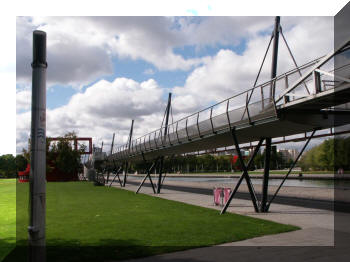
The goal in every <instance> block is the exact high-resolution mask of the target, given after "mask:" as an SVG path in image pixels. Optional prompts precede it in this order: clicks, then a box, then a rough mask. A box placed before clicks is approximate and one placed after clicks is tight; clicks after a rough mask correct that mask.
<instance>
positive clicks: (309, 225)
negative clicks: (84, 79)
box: [114, 182, 350, 262]
mask: <svg viewBox="0 0 350 262" xmlns="http://www.w3.org/2000/svg"><path fill="white" fill-rule="evenodd" d="M171 183H172V182H171ZM181 183H182V184H186V183H187V182H181ZM167 184H168V182H167ZM114 186H116V187H118V186H119V185H118V184H117V183H114ZM125 189H126V190H131V191H134V192H135V191H136V189H137V185H135V184H126V187H125ZM141 193H144V194H149V195H152V196H155V197H161V198H165V199H170V200H175V201H180V202H184V203H188V204H193V205H198V206H202V207H206V208H212V209H216V210H220V209H221V207H218V206H215V205H214V204H213V198H212V196H210V195H204V194H198V193H190V192H180V191H175V190H170V189H162V193H161V194H159V195H154V194H153V191H152V189H151V188H150V187H142V189H141ZM227 211H228V212H233V213H237V214H242V215H247V216H251V217H256V218H262V219H267V220H271V221H275V222H279V223H284V224H292V225H296V226H299V227H301V228H302V229H301V230H298V231H294V232H289V233H282V234H277V235H270V236H263V237H257V238H253V239H247V240H243V241H238V242H233V243H226V244H223V245H220V246H215V247H206V248H198V249H192V250H187V251H181V252H174V253H169V254H163V255H158V256H154V257H149V258H142V259H135V260H130V261H135V262H136V261H139V262H147V261H156V262H157V261H164V262H165V261H167V262H168V261H181V262H183V261H193V262H197V261H198V262H201V261H229V260H233V257H236V259H234V260H235V261H256V260H254V256H253V254H254V253H255V254H256V255H259V256H260V257H261V258H263V257H264V256H265V255H266V256H267V257H266V259H269V261H281V260H282V258H281V256H283V254H284V255H287V254H288V256H289V253H290V252H295V256H296V257H295V259H297V258H298V257H299V260H300V261H308V260H304V258H307V257H309V259H310V260H312V259H315V258H317V259H316V260H314V261H329V260H323V259H324V256H326V253H325V252H328V251H329V252H333V253H332V254H333V256H334V259H337V260H338V262H339V261H346V260H342V259H343V256H342V254H343V252H344V253H347V251H348V249H347V248H346V247H344V248H343V249H342V248H340V247H338V246H339V245H337V250H338V252H335V253H334V232H335V231H334V212H333V211H331V210H321V209H315V208H305V207H298V206H290V205H282V204H273V205H271V207H270V212H269V213H255V212H254V208H253V206H252V203H251V201H249V200H244V199H234V200H233V201H232V203H231V205H230V207H229V208H228V210H227ZM349 216H350V215H349V214H345V213H340V214H339V215H337V216H336V217H343V218H344V219H343V223H344V226H342V227H339V228H341V231H339V232H338V231H337V233H339V234H340V235H342V236H343V237H344V239H346V240H344V243H345V242H347V243H349V242H348V241H349V240H350V237H349V236H350V229H349V227H348V224H347V223H348V221H349ZM338 224H339V223H338ZM339 228H337V230H338V229H339ZM264 246H265V248H264V254H262V253H261V248H262V247H264ZM321 246H322V247H323V249H320V252H317V254H315V253H314V249H315V248H316V247H321ZM247 247H250V248H248V249H247ZM258 247H261V248H258ZM277 247H278V248H277ZM286 247H288V249H286ZM293 247H294V249H295V247H299V249H296V250H295V251H293V250H292V249H293ZM301 247H314V248H313V249H310V250H309V249H304V248H303V249H304V251H303V252H301V251H300V248H301ZM276 248H277V249H276ZM312 250H313V251H312ZM327 250H328V251H327ZM259 252H260V253H259ZM286 252H287V253H286ZM309 252H311V253H313V255H311V253H309ZM239 253H241V255H242V256H241V257H240V258H243V257H244V258H245V259H244V260H239V259H237V254H239ZM258 253H259V254H258ZM214 254H215V255H214ZM269 254H270V255H269ZM327 254H328V253H327ZM232 256H233V257H232ZM269 256H274V258H279V260H274V258H273V259H271V257H270V258H268V257H269ZM327 256H328V255H327ZM259 261H262V260H260V259H259ZM294 261H295V260H294Z"/></svg>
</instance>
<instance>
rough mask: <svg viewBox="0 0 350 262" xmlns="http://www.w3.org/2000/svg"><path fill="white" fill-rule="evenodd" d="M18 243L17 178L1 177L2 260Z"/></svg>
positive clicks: (0, 245)
mask: <svg viewBox="0 0 350 262" xmlns="http://www.w3.org/2000/svg"><path fill="white" fill-rule="evenodd" d="M15 244H16V180H15V179H0V261H1V260H2V259H4V257H5V256H6V255H7V254H8V253H9V252H10V251H11V250H12V249H13V248H14V246H15Z"/></svg>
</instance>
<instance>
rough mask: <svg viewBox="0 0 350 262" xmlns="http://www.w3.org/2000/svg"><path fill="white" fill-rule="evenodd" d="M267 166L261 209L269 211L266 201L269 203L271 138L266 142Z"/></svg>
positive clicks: (265, 168)
mask: <svg viewBox="0 0 350 262" xmlns="http://www.w3.org/2000/svg"><path fill="white" fill-rule="evenodd" d="M265 145H266V148H265V167H264V177H263V185H262V200H261V206H260V211H261V212H267V208H266V203H267V193H268V187H269V176H270V160H271V138H270V137H268V138H266V142H265Z"/></svg>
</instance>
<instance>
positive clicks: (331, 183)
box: [133, 177, 350, 189]
mask: <svg viewBox="0 0 350 262" xmlns="http://www.w3.org/2000/svg"><path fill="white" fill-rule="evenodd" d="M133 178H136V179H141V178H142V177H133ZM166 180H168V181H186V182H211V183H224V184H225V183H230V184H232V183H234V184H235V183H237V181H238V178H229V177H227V178H226V177H223V178H221V177H220V178H214V177H166ZM251 180H252V183H253V184H254V185H261V184H262V179H259V178H258V179H255V178H252V179H251ZM281 182H282V179H276V178H274V179H270V180H269V185H276V186H279V185H280V184H281ZM243 183H245V181H244V180H243ZM283 185H284V186H294V187H317V188H334V187H336V188H339V189H350V181H348V180H324V179H294V178H293V179H287V180H286V181H285V182H284V184H283Z"/></svg>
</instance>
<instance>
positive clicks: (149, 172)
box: [135, 158, 159, 194]
mask: <svg viewBox="0 0 350 262" xmlns="http://www.w3.org/2000/svg"><path fill="white" fill-rule="evenodd" d="M158 159H159V158H157V159H156V160H155V161H154V162H153V163H152V165H151V167H150V168H149V169H148V170H147V174H146V175H145V177H144V178H143V179H142V182H141V184H140V185H139V187H138V188H137V190H136V192H135V194H137V193H138V192H139V191H140V189H141V187H142V186H143V184H144V183H145V181H146V179H147V177H148V178H149V181H150V182H151V186H152V189H153V193H154V194H156V189H155V187H154V184H153V181H152V178H151V172H152V170H153V168H155V166H156V165H157V163H158Z"/></svg>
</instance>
